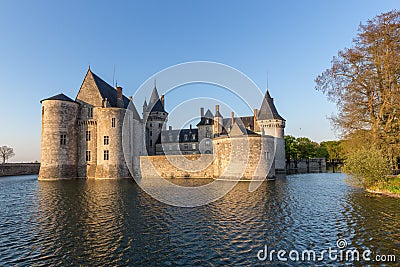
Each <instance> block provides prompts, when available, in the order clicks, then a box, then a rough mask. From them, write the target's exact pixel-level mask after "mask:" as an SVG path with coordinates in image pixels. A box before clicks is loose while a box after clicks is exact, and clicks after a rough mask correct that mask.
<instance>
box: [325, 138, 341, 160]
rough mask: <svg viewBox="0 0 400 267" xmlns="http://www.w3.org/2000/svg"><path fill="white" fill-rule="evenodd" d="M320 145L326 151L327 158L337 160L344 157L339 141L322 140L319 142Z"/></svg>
mask: <svg viewBox="0 0 400 267" xmlns="http://www.w3.org/2000/svg"><path fill="white" fill-rule="evenodd" d="M320 147H321V148H322V147H323V148H324V149H325V150H326V151H327V153H328V155H327V156H326V159H327V160H339V159H343V158H344V154H343V148H342V145H341V142H340V141H324V142H321V143H320Z"/></svg>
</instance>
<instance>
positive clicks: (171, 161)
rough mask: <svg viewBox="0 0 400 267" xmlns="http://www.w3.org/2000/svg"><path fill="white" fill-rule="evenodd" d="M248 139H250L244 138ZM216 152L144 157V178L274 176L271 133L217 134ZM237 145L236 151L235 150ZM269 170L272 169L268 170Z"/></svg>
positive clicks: (215, 140) (142, 159)
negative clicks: (218, 135)
mask: <svg viewBox="0 0 400 267" xmlns="http://www.w3.org/2000/svg"><path fill="white" fill-rule="evenodd" d="M243 139H246V140H247V141H244V140H243ZM213 141H214V147H215V150H214V151H215V153H214V154H211V155H208V154H196V155H183V156H182V155H162V156H151V157H147V156H142V157H140V168H141V175H142V178H157V177H163V178H189V177H198V178H232V177H233V178H237V177H241V178H242V179H252V178H253V177H256V178H265V176H268V177H272V176H274V175H275V166H274V164H273V160H272V158H269V157H272V155H270V154H269V151H270V149H271V146H272V145H273V139H272V138H268V137H259V136H255V137H248V138H226V137H225V138H217V139H214V140H213ZM232 147H233V148H234V149H233V153H231V151H232ZM267 170H269V173H267Z"/></svg>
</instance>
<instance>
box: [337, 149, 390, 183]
mask: <svg viewBox="0 0 400 267" xmlns="http://www.w3.org/2000/svg"><path fill="white" fill-rule="evenodd" d="M342 171H343V172H344V173H347V174H349V175H350V177H351V178H352V180H353V181H354V182H356V183H357V184H360V185H362V186H363V187H367V188H370V187H373V186H377V185H379V184H380V183H384V182H386V181H387V178H386V177H387V175H388V174H390V171H391V167H390V163H389V160H388V158H387V157H386V156H385V155H384V153H383V152H382V151H381V150H379V149H375V148H371V147H369V148H368V149H367V148H361V149H359V150H355V151H353V152H351V153H349V154H348V156H347V158H346V160H345V162H344V166H343V168H342Z"/></svg>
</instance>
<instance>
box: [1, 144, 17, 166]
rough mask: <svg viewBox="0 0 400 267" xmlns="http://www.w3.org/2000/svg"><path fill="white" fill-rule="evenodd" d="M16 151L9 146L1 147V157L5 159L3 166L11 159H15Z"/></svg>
mask: <svg viewBox="0 0 400 267" xmlns="http://www.w3.org/2000/svg"><path fill="white" fill-rule="evenodd" d="M14 155H15V154H14V149H13V148H11V147H8V146H1V147H0V157H1V158H2V159H3V164H4V163H6V161H7V160H8V159H9V158H12V157H14Z"/></svg>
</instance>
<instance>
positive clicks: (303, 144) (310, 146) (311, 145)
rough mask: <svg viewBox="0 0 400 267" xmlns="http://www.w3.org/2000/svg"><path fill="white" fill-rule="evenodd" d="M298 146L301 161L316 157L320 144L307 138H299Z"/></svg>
mask: <svg viewBox="0 0 400 267" xmlns="http://www.w3.org/2000/svg"><path fill="white" fill-rule="evenodd" d="M297 146H298V149H299V157H300V158H301V159H310V158H314V157H315V156H316V154H317V153H316V149H317V148H318V144H317V143H315V142H312V141H311V140H310V139H308V138H307V137H299V138H297Z"/></svg>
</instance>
